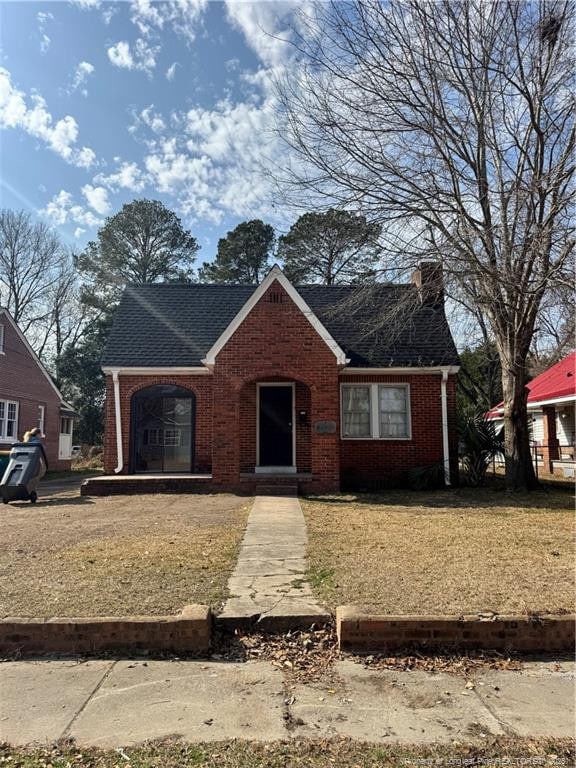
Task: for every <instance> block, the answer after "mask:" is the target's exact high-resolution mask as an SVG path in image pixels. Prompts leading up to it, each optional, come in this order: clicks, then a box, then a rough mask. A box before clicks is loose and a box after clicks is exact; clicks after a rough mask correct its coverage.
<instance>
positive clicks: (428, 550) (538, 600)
mask: <svg viewBox="0 0 576 768" xmlns="http://www.w3.org/2000/svg"><path fill="white" fill-rule="evenodd" d="M302 506H303V509H304V513H305V516H306V522H307V525H308V536H309V548H308V556H309V561H310V562H309V567H310V573H309V577H310V581H311V583H312V586H313V588H314V590H315V592H316V594H317V596H318V597H319V598H320V599H321V600H322V601H324V602H325V603H326V604H327V605H328V606H330V607H331V608H335V607H336V606H337V605H345V604H355V605H359V606H361V607H362V608H365V609H367V610H369V611H371V612H381V613H386V614H407V613H416V614H461V613H476V612H484V611H486V612H489V611H493V612H495V613H509V612H513V613H522V614H525V613H535V612H538V613H548V612H549V613H561V612H566V611H572V610H573V609H574V597H573V595H574V571H573V563H574V541H573V533H574V530H573V509H574V496H573V494H572V493H570V491H569V490H562V489H553V490H547V491H539V492H536V493H534V494H530V495H512V494H506V493H505V492H504V491H502V490H496V489H490V488H486V489H464V488H463V489H457V490H453V491H436V492H434V491H426V492H424V491H422V492H410V491H395V492H389V493H386V494H382V495H380V496H375V495H367V494H360V495H356V496H355V495H349V496H344V495H341V496H333V497H326V498H315V499H314V498H310V499H308V500H306V501H303V503H302Z"/></svg>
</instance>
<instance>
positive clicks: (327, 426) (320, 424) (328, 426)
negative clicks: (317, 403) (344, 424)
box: [314, 421, 336, 435]
mask: <svg viewBox="0 0 576 768" xmlns="http://www.w3.org/2000/svg"><path fill="white" fill-rule="evenodd" d="M314 429H315V431H316V432H317V433H318V434H319V435H333V434H334V432H336V422H335V421H317V422H315V424H314Z"/></svg>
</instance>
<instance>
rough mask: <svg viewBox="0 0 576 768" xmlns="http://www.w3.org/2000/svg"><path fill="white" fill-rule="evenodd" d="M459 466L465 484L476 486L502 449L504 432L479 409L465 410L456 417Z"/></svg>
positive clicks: (481, 481) (482, 480)
mask: <svg viewBox="0 0 576 768" xmlns="http://www.w3.org/2000/svg"><path fill="white" fill-rule="evenodd" d="M458 434H459V437H460V456H461V466H462V470H463V473H464V481H465V482H466V484H467V485H471V486H473V487H477V486H479V485H483V484H484V482H485V481H486V472H487V470H488V467H489V466H490V462H491V461H492V459H493V458H494V457H495V456H496V455H497V454H498V453H502V452H503V450H504V433H503V431H500V432H498V431H497V429H496V426H495V424H494V422H493V421H491V420H490V419H487V418H486V415H485V414H484V413H482V412H480V411H465V412H464V413H462V414H460V416H459V419H458Z"/></svg>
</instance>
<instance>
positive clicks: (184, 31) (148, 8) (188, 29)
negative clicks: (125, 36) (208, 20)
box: [130, 0, 208, 43]
mask: <svg viewBox="0 0 576 768" xmlns="http://www.w3.org/2000/svg"><path fill="white" fill-rule="evenodd" d="M207 5H208V0H164V1H163V2H161V3H153V2H151V1H150V0H132V2H131V4H130V13H131V19H132V22H133V23H134V24H135V25H136V26H137V27H138V31H139V32H140V34H141V35H142V36H143V37H151V36H153V35H154V34H156V33H158V32H161V31H162V30H163V29H164V27H168V26H169V27H171V28H172V29H173V30H174V32H176V34H177V35H180V36H181V37H183V38H184V39H185V40H186V41H187V42H189V43H191V42H192V41H193V40H194V39H195V37H196V31H197V26H198V23H199V20H200V18H201V16H202V13H203V12H204V9H205V8H206V6H207Z"/></svg>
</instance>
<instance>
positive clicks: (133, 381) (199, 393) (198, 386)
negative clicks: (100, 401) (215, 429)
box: [104, 375, 212, 473]
mask: <svg viewBox="0 0 576 768" xmlns="http://www.w3.org/2000/svg"><path fill="white" fill-rule="evenodd" d="M118 378H119V382H120V403H121V409H122V446H123V453H124V456H123V459H124V468H123V470H122V471H123V472H128V471H129V466H130V412H131V408H130V402H131V399H132V395H133V394H134V393H135V392H137V391H138V390H139V389H142V388H143V387H152V386H154V385H155V384H174V385H175V386H177V387H186V388H187V389H190V390H192V391H193V392H194V394H195V395H196V435H195V447H196V449H195V456H194V472H199V473H205V472H211V471H212V377H211V376H122V375H121V376H119V377H118ZM104 419H105V436H104V469H105V471H106V472H114V469H115V467H116V465H117V461H118V459H117V455H116V419H115V416H114V384H113V381H112V376H110V375H108V376H106V406H105V415H104Z"/></svg>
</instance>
